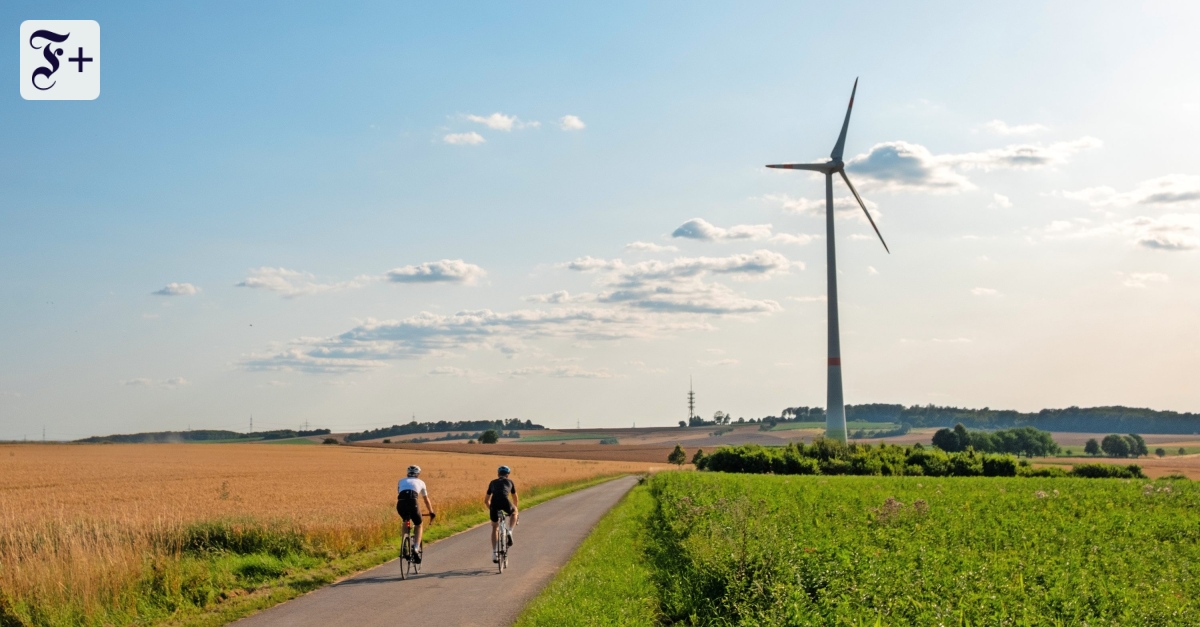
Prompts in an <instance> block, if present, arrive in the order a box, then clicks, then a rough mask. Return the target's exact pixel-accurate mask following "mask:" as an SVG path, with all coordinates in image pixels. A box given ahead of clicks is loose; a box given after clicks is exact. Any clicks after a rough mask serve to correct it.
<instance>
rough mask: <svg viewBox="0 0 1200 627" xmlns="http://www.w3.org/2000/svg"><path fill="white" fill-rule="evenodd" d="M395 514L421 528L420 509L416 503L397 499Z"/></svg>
mask: <svg viewBox="0 0 1200 627" xmlns="http://www.w3.org/2000/svg"><path fill="white" fill-rule="evenodd" d="M396 513H397V514H400V518H402V519H404V520H405V521H408V522H411V523H412V524H414V525H416V526H418V527H419V526H421V508H420V507H418V506H417V502H416V501H410V500H405V499H398V500H397V501H396Z"/></svg>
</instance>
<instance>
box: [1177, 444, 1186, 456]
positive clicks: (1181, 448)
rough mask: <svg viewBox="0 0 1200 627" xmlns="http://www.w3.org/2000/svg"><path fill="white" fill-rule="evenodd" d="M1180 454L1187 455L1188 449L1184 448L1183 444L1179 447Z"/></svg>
mask: <svg viewBox="0 0 1200 627" xmlns="http://www.w3.org/2000/svg"><path fill="white" fill-rule="evenodd" d="M1179 454H1180V455H1187V449H1185V448H1183V447H1182V446H1181V447H1179Z"/></svg>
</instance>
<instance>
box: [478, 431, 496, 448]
mask: <svg viewBox="0 0 1200 627" xmlns="http://www.w3.org/2000/svg"><path fill="white" fill-rule="evenodd" d="M499 439H500V434H498V433H496V430H495V429H488V430H487V431H484V432H483V433H481V434H479V443H480V444H495V443H496V441H497V440H499Z"/></svg>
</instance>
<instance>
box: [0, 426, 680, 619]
mask: <svg viewBox="0 0 1200 627" xmlns="http://www.w3.org/2000/svg"><path fill="white" fill-rule="evenodd" d="M412 463H416V464H419V465H420V466H421V467H422V468H423V469H424V473H423V475H422V478H423V479H424V480H425V481H426V483H427V484H428V486H429V490H430V496H431V497H432V498H433V500H434V505H435V506H436V507H437V509H438V510H440V511H441V512H445V513H454V512H456V511H458V512H461V511H464V510H466V509H470V508H477V507H478V508H481V507H482V499H483V492H484V490H485V488H486V484H487V481H488V480H489V479H491V478H493V477H494V476H495V471H496V467H497V466H498V465H500V464H502V463H505V464H508V465H510V466H512V467H513V480H514V481H515V482H516V483H517V485H518V486H519V487H522V488H529V487H535V486H545V485H553V484H561V483H565V482H571V481H578V480H583V479H587V478H590V477H595V476H598V475H603V474H611V473H617V472H645V471H647V470H651V467H650V465H648V464H645V463H632V462H606V461H580V460H565V459H532V458H518V457H504V456H497V455H487V456H484V455H470V454H459V453H443V452H426V451H411V450H387V449H375V448H357V447H345V446H288V445H268V444H261V445H260V444H165V445H148V444H135V445H90V446H79V445H36V446H35V445H20V446H18V445H12V446H0V602H4V601H5V597H6V598H7V602H8V603H10V604H11V603H14V602H22V603H26V604H30V605H34V606H49V605H55V604H69V605H72V606H75V607H79V608H83V609H84V610H85V611H87V610H90V609H94V608H96V607H101V606H112V605H114V604H116V605H121V604H128V603H136V598H135V593H134V590H133V586H134V584H136V582H137V581H138V579H139V578H141V577H144V575H145V572H146V568H147V564H150V563H153V562H155V560H161V559H171V558H177V557H178V556H179V554H180V547H179V542H180V541H181V540H180V539H181V538H182V537H183V535H184V534H183V533H182V530H183V529H185V528H186V527H187V526H188V525H192V524H195V523H197V522H203V521H210V520H243V521H247V524H260V525H269V526H272V527H273V528H282V529H288V530H290V531H292V532H295V533H297V534H299V535H302V536H303V537H305V538H306V539H308V540H310V541H312V542H314V543H318V544H319V545H320V546H322V547H324V548H326V549H328V550H329V551H331V552H334V553H341V554H345V553H348V552H351V551H355V550H361V549H364V548H368V547H371V546H377V545H378V544H380V543H381V542H383V541H384V540H386V539H387V538H389V537H391V536H392V535H394V534H395V530H396V515H395V510H394V505H395V497H394V493H395V485H396V481H397V479H399V477H401V476H402V475H403V474H404V469H405V467H406V466H408V465H409V464H412ZM660 466H662V465H660ZM131 595H133V596H131Z"/></svg>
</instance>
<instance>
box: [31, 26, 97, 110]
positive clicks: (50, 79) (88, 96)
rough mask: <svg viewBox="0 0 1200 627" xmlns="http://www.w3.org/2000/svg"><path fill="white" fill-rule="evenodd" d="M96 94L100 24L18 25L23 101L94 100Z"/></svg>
mask: <svg viewBox="0 0 1200 627" xmlns="http://www.w3.org/2000/svg"><path fill="white" fill-rule="evenodd" d="M72 53H73V54H72ZM64 55H66V58H65V59H64V58H63V56H64ZM64 61H65V62H66V63H67V65H66V66H65V67H64V66H63V62H64ZM99 95H100V25H99V24H97V23H96V22H93V21H90V20H28V21H26V22H24V23H22V24H21V97H22V98H25V99H26V100H94V99H95V98H97V97H98V96H99Z"/></svg>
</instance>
